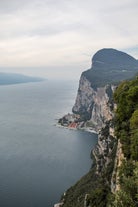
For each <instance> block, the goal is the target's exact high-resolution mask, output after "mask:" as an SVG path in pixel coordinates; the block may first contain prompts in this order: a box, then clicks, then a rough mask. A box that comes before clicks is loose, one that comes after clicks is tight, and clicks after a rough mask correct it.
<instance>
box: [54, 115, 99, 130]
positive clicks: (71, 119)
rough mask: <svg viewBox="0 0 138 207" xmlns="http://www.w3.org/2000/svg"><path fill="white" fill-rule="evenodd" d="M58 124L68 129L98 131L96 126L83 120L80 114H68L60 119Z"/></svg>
mask: <svg viewBox="0 0 138 207" xmlns="http://www.w3.org/2000/svg"><path fill="white" fill-rule="evenodd" d="M58 125H59V126H62V127H65V128H68V129H81V130H85V131H89V132H92V133H96V131H95V130H94V128H93V127H92V126H90V125H89V124H88V122H85V121H82V120H81V117H80V115H79V114H70V113H68V114H66V115H64V116H63V117H62V118H60V119H59V120H58Z"/></svg>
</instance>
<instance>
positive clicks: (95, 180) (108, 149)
mask: <svg viewBox="0 0 138 207" xmlns="http://www.w3.org/2000/svg"><path fill="white" fill-rule="evenodd" d="M136 73H138V61H137V60H136V59H135V58H133V57H132V56H130V55H128V54H126V53H124V52H121V51H118V50H115V49H110V48H109V49H102V50H99V51H98V52H97V53H96V54H95V55H94V56H93V58H92V66H91V68H90V69H89V70H87V71H85V72H83V73H82V75H81V78H80V81H79V88H78V93H77V97H76V101H75V104H74V106H73V109H72V111H73V113H74V114H75V115H76V116H75V122H76V123H77V122H83V126H84V125H85V127H90V128H91V129H94V130H95V131H96V132H97V133H98V144H97V146H96V147H95V149H94V150H93V152H92V157H93V160H94V163H93V166H92V167H91V169H90V171H89V172H88V174H87V175H85V176H84V177H83V178H81V179H80V180H79V181H78V182H77V183H76V184H75V185H74V186H72V187H71V188H70V189H68V190H67V192H66V193H65V194H64V196H63V197H62V199H61V200H62V202H63V203H62V206H64V207H92V206H96V207H97V206H98V207H100V206H101V207H106V206H108V205H107V203H108V202H109V194H110V193H111V192H113V193H115V192H116V190H117V189H118V188H119V186H118V185H117V179H118V178H117V177H118V176H117V174H118V172H117V170H116V169H117V168H118V165H121V163H122V159H121V157H124V155H123V152H122V147H121V144H120V141H118V139H117V138H116V137H115V134H114V111H115V110H116V108H117V106H116V104H115V103H114V101H113V94H114V91H115V89H116V87H117V86H118V84H119V83H120V82H121V81H123V80H126V79H131V78H133V77H134V76H135V75H136ZM68 116H69V117H70V115H68ZM77 116H78V117H79V118H77V119H76V117H77ZM64 118H65V120H64V123H65V122H66V121H68V118H66V117H64ZM71 118H72V116H71ZM73 121H74V120H73ZM61 122H62V120H61ZM118 156H119V159H118ZM109 206H110V205H109Z"/></svg>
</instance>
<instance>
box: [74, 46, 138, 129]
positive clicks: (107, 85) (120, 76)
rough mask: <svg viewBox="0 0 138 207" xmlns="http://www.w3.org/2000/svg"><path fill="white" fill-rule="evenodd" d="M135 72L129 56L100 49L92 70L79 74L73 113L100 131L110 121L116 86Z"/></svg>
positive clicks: (134, 66)
mask: <svg viewBox="0 0 138 207" xmlns="http://www.w3.org/2000/svg"><path fill="white" fill-rule="evenodd" d="M137 72H138V62H137V60H136V59H134V58H133V57H131V56H130V55H128V54H126V53H123V52H120V51H117V50H115V49H102V50H99V51H98V52H97V53H96V54H95V55H94V56H93V58H92V67H91V68H90V69H89V70H87V71H85V72H83V73H82V75H81V78H80V82H79V88H78V93H77V97H76V102H75V105H74V106H73V109H72V111H73V113H75V114H79V115H80V116H81V117H82V119H83V120H85V121H86V120H91V123H92V125H93V127H94V128H95V129H96V130H98V129H101V127H103V126H104V125H105V122H106V121H109V120H111V119H112V116H113V102H112V97H113V92H114V90H115V88H116V85H117V84H118V83H119V82H120V81H122V80H126V79H129V78H132V77H133V76H134V75H135V74H136V73H137Z"/></svg>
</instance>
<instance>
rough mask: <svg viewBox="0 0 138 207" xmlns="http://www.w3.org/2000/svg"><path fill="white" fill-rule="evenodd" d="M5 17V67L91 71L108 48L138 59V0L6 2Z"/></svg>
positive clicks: (1, 31)
mask: <svg viewBox="0 0 138 207" xmlns="http://www.w3.org/2000/svg"><path fill="white" fill-rule="evenodd" d="M0 15H1V18H0V66H1V67H2V66H3V67H6V66H8V67H10V66H12V67H20V66H23V67H34V66H35V67H36V66H37V67H47V68H48V67H49V68H54V67H57V68H63V67H70V70H72V71H74V70H75V68H76V70H77V68H79V67H80V66H82V68H84V69H85V67H88V64H89V65H90V59H91V56H92V55H93V54H94V53H95V52H96V51H97V50H98V49H101V48H104V47H113V48H116V49H119V50H123V51H125V52H129V53H130V54H131V55H133V56H135V57H136V58H138V25H137V19H138V1H137V0H121V1H120V0H116V1H113V0H104V1H101V0H87V1H83V0H30V1H28V0H4V1H3V0H0ZM53 71H54V69H53ZM78 71H79V70H78ZM79 72H80V71H79ZM47 73H48V70H46V75H47Z"/></svg>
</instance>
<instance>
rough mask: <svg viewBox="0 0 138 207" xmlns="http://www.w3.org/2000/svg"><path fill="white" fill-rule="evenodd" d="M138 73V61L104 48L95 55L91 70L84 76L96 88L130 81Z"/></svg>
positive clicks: (125, 54) (117, 51) (114, 50)
mask: <svg viewBox="0 0 138 207" xmlns="http://www.w3.org/2000/svg"><path fill="white" fill-rule="evenodd" d="M137 72H138V60H136V59H135V58H133V57H132V56H130V55H128V54H127V53H124V52H121V51H119V50H116V49H112V48H104V49H101V50H99V51H98V52H96V53H95V55H94V56H93V58H92V66H91V68H90V69H89V70H87V71H84V72H83V73H82V75H83V76H85V77H86V78H87V79H88V80H89V81H90V82H91V85H92V87H93V88H96V87H102V86H105V85H106V84H111V83H112V84H113V83H116V82H117V83H118V82H120V81H122V80H125V79H129V78H131V77H133V76H134V75H135V74H136V73H137Z"/></svg>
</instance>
